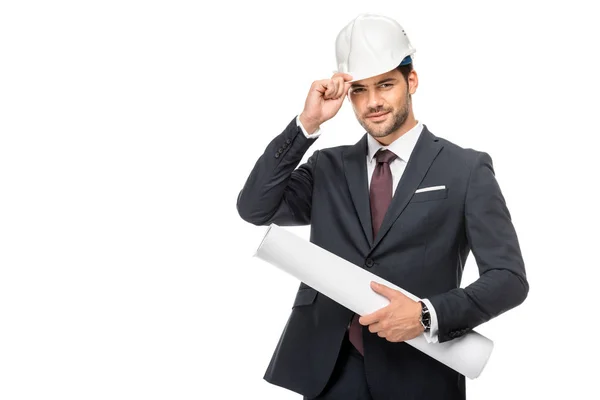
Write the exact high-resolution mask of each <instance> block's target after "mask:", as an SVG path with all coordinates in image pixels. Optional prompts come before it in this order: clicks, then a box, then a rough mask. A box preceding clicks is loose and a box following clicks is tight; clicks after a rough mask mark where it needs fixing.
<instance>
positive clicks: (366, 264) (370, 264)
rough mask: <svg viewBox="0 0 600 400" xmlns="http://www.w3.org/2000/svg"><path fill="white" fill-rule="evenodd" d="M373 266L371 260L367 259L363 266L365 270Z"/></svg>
mask: <svg viewBox="0 0 600 400" xmlns="http://www.w3.org/2000/svg"><path fill="white" fill-rule="evenodd" d="M373 264H375V263H374V262H373V259H372V258H367V260H366V261H365V266H366V267H367V268H371V267H372V266H373Z"/></svg>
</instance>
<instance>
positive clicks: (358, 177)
mask: <svg viewBox="0 0 600 400" xmlns="http://www.w3.org/2000/svg"><path fill="white" fill-rule="evenodd" d="M343 161H344V174H345V175H346V182H347V183H348V188H349V189H350V196H351V197H352V202H353V203H354V208H355V209H356V213H357V214H358V219H359V220H360V224H361V225H362V228H363V232H364V234H365V237H366V239H367V242H368V243H369V246H372V244H373V228H372V225H371V206H370V201H369V187H368V180H367V134H365V135H364V136H363V137H362V139H361V140H360V141H359V142H358V143H356V144H355V145H354V146H351V147H349V148H348V149H347V150H346V152H345V153H344V155H343Z"/></svg>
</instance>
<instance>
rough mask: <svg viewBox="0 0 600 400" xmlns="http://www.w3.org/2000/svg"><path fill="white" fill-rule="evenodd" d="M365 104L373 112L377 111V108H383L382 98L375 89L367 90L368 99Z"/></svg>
mask: <svg viewBox="0 0 600 400" xmlns="http://www.w3.org/2000/svg"><path fill="white" fill-rule="evenodd" d="M367 106H368V107H369V110H373V112H377V110H379V109H380V108H383V99H382V98H381V96H380V95H379V93H378V91H377V90H370V91H369V100H368V103H367Z"/></svg>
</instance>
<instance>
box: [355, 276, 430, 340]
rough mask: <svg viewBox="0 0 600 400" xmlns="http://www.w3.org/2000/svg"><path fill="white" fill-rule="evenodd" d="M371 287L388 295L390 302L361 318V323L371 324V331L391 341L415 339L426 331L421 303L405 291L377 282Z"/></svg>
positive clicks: (372, 283)
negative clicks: (422, 320)
mask: <svg viewBox="0 0 600 400" xmlns="http://www.w3.org/2000/svg"><path fill="white" fill-rule="evenodd" d="M371 288H372V289H373V290H374V291H375V292H377V293H379V294H381V295H383V296H385V297H387V298H388V299H389V300H390V304H388V305H387V306H385V307H383V308H381V309H379V310H377V311H375V312H374V313H371V314H369V315H365V316H362V317H360V318H359V320H358V322H359V323H360V324H361V325H364V326H367V325H368V326H369V331H370V332H372V333H377V335H378V336H379V337H382V338H385V339H386V340H388V341H390V342H404V341H405V340H410V339H414V338H415V337H417V336H419V335H420V334H422V333H423V332H424V328H423V325H421V322H420V320H421V303H419V302H418V301H414V300H412V299H410V298H409V297H407V296H406V295H405V294H404V293H402V292H400V291H398V290H395V289H392V288H390V287H388V286H385V285H382V284H380V283H377V282H371Z"/></svg>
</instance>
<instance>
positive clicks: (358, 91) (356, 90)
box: [352, 88, 363, 94]
mask: <svg viewBox="0 0 600 400" xmlns="http://www.w3.org/2000/svg"><path fill="white" fill-rule="evenodd" d="M361 90H363V89H362V88H356V89H354V90H352V94H355V93H360V91H361Z"/></svg>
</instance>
